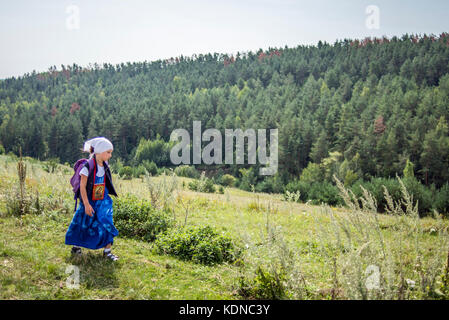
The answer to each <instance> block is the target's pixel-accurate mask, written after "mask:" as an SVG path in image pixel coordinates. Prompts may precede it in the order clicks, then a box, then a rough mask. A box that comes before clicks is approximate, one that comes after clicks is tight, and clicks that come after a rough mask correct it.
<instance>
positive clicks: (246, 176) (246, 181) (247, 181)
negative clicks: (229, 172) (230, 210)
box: [238, 167, 257, 191]
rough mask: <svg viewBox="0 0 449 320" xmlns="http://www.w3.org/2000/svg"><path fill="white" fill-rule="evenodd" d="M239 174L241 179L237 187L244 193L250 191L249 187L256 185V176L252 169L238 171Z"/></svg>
mask: <svg viewBox="0 0 449 320" xmlns="http://www.w3.org/2000/svg"><path fill="white" fill-rule="evenodd" d="M239 172H240V174H241V175H242V177H241V178H240V182H239V185H238V187H239V188H240V189H242V190H245V191H252V188H251V186H254V185H256V184H257V176H256V174H255V173H254V170H253V167H251V168H249V169H244V168H242V169H239Z"/></svg>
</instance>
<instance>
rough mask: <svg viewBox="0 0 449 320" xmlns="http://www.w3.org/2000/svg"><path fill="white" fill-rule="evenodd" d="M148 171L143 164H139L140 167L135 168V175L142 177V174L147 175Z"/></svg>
mask: <svg viewBox="0 0 449 320" xmlns="http://www.w3.org/2000/svg"><path fill="white" fill-rule="evenodd" d="M146 173H147V170H146V169H145V167H144V166H143V165H139V166H138V167H134V168H133V177H134V178H140V177H141V176H143V175H145V174H146Z"/></svg>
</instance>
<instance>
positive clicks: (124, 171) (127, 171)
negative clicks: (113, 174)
mask: <svg viewBox="0 0 449 320" xmlns="http://www.w3.org/2000/svg"><path fill="white" fill-rule="evenodd" d="M118 174H119V176H120V178H122V179H125V180H130V179H131V178H132V175H133V169H132V168H131V167H129V166H124V167H122V168H121V169H120V171H119V173H118Z"/></svg>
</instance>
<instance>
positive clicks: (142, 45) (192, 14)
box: [0, 0, 449, 79]
mask: <svg viewBox="0 0 449 320" xmlns="http://www.w3.org/2000/svg"><path fill="white" fill-rule="evenodd" d="M371 5H374V6H376V7H377V8H378V15H377V13H376V12H377V11H372V10H368V11H367V7H368V6H371ZM448 12H449V1H447V0H444V1H443V0H430V1H427V2H424V1H420V2H418V1H414V0H408V1H407V0H390V1H386V0H372V1H365V0H338V1H337V0H332V1H331V0H322V1H320V0H314V1H310V0H309V1H302V0H278V1H276V0H257V1H256V0H239V1H237V0H220V1H216V0H208V1H205V0H188V1H181V0H176V1H170V0H164V1H153V0H145V1H143V0H84V1H82V0H73V1H66V0H40V1H29V0H27V1H24V0H14V1H4V0H0V43H1V49H0V79H4V78H7V77H12V76H16V77H17V76H20V75H23V74H24V73H27V72H32V71H33V70H36V71H37V72H41V71H47V70H48V68H49V67H50V66H53V65H55V66H56V67H57V69H59V70H60V69H61V64H64V65H71V64H73V63H76V64H78V65H80V66H83V67H85V66H87V65H88V64H89V63H92V64H93V63H95V62H97V63H98V64H100V65H102V64H103V63H104V62H108V63H112V64H114V65H115V64H117V63H121V62H127V61H131V62H134V61H144V60H147V61H153V60H157V59H165V58H170V57H176V56H180V55H181V54H182V55H184V56H191V55H192V54H194V53H197V54H199V53H208V52H210V53H213V52H219V53H236V52H237V51H249V50H252V51H256V50H258V49H259V48H262V49H268V48H269V47H284V46H285V45H287V46H289V47H295V46H297V45H308V44H310V45H316V44H317V42H318V41H319V40H322V41H327V42H330V43H334V42H335V40H342V39H345V38H352V39H354V38H364V37H367V36H371V37H374V36H378V37H380V36H383V35H386V36H388V37H392V36H394V35H396V36H399V37H400V36H402V35H403V34H405V33H409V34H411V33H419V34H423V33H427V34H431V33H434V34H436V35H438V34H440V33H441V32H449V19H447V13H448ZM376 17H378V19H376ZM377 27H378V28H377Z"/></svg>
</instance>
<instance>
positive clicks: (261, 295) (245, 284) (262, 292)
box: [238, 266, 288, 300]
mask: <svg viewBox="0 0 449 320" xmlns="http://www.w3.org/2000/svg"><path fill="white" fill-rule="evenodd" d="M286 281H287V273H286V272H285V271H284V269H283V268H282V267H278V268H277V269H273V270H272V271H271V272H269V271H267V270H265V269H264V268H263V267H262V266H259V267H258V268H257V270H256V277H255V278H254V279H251V280H248V279H246V278H244V277H240V279H239V289H238V292H239V295H240V296H242V297H243V298H247V299H262V300H279V299H285V298H287V297H288V292H287V288H286V286H285V282H286Z"/></svg>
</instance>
